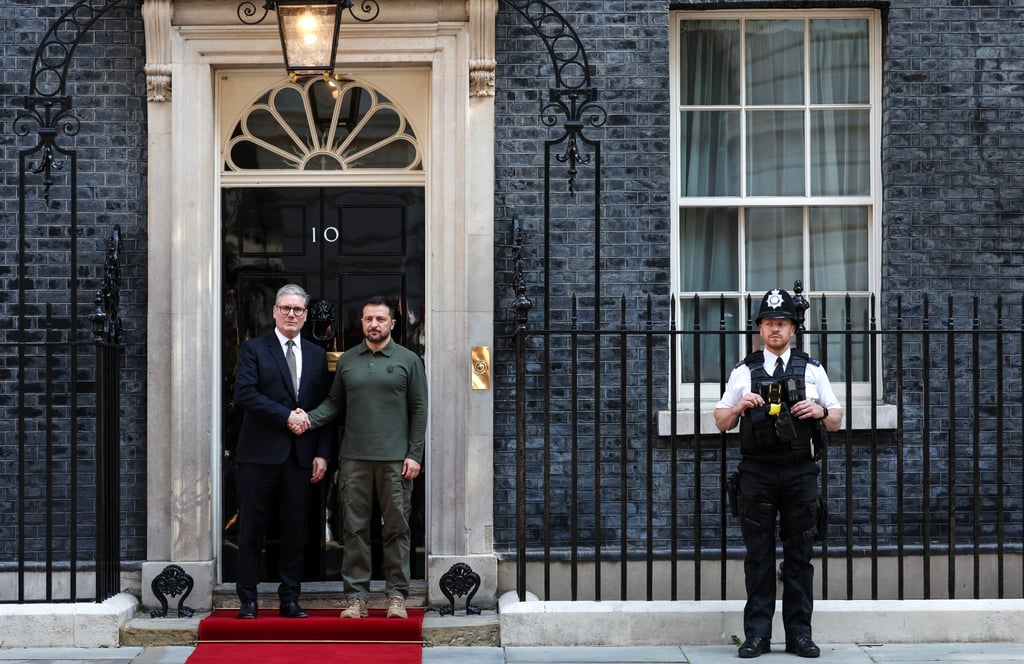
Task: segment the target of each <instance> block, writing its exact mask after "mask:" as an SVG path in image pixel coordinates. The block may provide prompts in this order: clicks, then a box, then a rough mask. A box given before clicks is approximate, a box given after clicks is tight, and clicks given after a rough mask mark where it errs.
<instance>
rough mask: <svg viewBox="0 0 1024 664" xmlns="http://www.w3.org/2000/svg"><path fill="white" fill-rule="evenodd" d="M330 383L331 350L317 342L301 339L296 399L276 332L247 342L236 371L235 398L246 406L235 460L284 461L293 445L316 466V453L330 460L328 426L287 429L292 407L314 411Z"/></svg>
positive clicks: (301, 457) (305, 461)
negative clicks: (302, 430)
mask: <svg viewBox="0 0 1024 664" xmlns="http://www.w3.org/2000/svg"><path fill="white" fill-rule="evenodd" d="M300 338H301V337H300ZM330 387H331V375H330V373H329V372H328V371H327V355H326V353H325V352H324V349H323V348H321V347H320V346H317V345H316V344H314V343H313V342H311V341H307V340H306V339H302V377H301V378H300V379H299V396H298V398H297V399H296V397H295V394H294V391H293V390H292V379H291V375H290V374H289V373H288V363H287V362H286V361H285V357H284V352H283V351H282V350H281V345H280V343H278V340H277V335H276V334H274V331H273V330H271V331H270V332H267V333H265V334H261V335H260V336H258V337H255V338H253V339H249V340H248V341H246V342H245V343H243V344H242V348H241V349H240V351H239V357H238V372H237V374H236V375H235V403H236V404H237V405H238V406H240V407H241V408H242V409H243V410H244V411H245V416H244V418H243V419H242V429H241V431H240V432H239V435H238V447H237V449H236V452H235V460H236V461H237V462H238V463H262V464H279V463H283V462H284V461H285V460H286V459H287V458H288V453H289V451H290V450H291V447H292V445H293V444H294V445H295V452H296V456H297V457H298V459H299V461H300V462H301V463H302V464H303V465H305V466H312V464H313V457H315V456H319V457H324V458H325V459H328V460H330V453H331V442H332V441H331V436H330V432H329V431H328V429H329V427H324V428H321V429H311V430H310V431H307V432H306V433H304V434H302V435H301V436H295V435H294V434H292V432H291V431H289V430H288V415H289V414H290V413H291V412H292V410H293V409H295V408H302V409H303V410H313V409H314V408H316V407H317V406H318V405H319V404H320V402H321V401H323V400H324V398H325V397H326V396H327V392H328V390H330Z"/></svg>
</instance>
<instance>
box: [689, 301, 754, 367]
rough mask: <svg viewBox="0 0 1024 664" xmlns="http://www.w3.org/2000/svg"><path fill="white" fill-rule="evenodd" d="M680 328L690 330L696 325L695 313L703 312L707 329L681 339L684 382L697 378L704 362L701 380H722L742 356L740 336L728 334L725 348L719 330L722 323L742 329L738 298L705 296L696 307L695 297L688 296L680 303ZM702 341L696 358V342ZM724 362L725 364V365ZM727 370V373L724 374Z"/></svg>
mask: <svg viewBox="0 0 1024 664" xmlns="http://www.w3.org/2000/svg"><path fill="white" fill-rule="evenodd" d="M680 306H681V309H682V311H681V312H680V315H679V319H680V327H679V329H680V330H682V331H684V332H688V331H692V330H693V329H694V326H695V320H694V317H695V315H699V316H700V327H701V329H702V330H705V331H707V332H706V333H703V334H701V335H700V337H699V340H698V339H697V338H695V337H696V335H693V334H683V335H681V336H680V343H679V353H680V354H679V368H680V374H681V378H682V380H683V382H684V383H687V382H688V383H692V382H693V381H694V380H696V379H697V374H696V371H695V367H696V366H698V364H699V366H700V380H701V382H703V383H709V382H715V383H717V382H720V381H722V380H725V379H726V378H728V377H729V372H730V371H731V370H732V367H733V364H735V362H736V360H737V358H739V356H740V351H739V337H738V336H737V335H735V334H730V335H728V336H726V337H725V339H724V341H725V344H724V345H725V350H724V351H723V350H722V341H723V339H722V337H720V336H719V335H718V334H716V332H717V331H718V330H719V329H721V327H722V325H724V326H725V329H726V330H729V331H736V330H738V329H739V320H740V315H739V310H740V309H739V300H738V299H737V298H722V297H713V298H707V299H705V298H701V300H700V304H699V306H697V307H694V300H692V299H686V300H683V301H682V302H681V304H680ZM697 343H699V344H700V352H699V354H698V358H697V359H696V360H695V359H694V348H695V344H697ZM723 364H724V366H723ZM723 374H724V375H723Z"/></svg>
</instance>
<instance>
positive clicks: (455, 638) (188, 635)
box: [120, 581, 501, 647]
mask: <svg viewBox="0 0 1024 664" xmlns="http://www.w3.org/2000/svg"><path fill="white" fill-rule="evenodd" d="M337 586H338V584H336V583H333V584H303V591H302V597H301V598H300V600H299V602H300V604H302V606H303V608H306V609H337V610H338V612H339V613H340V612H341V607H342V606H343V605H344V604H345V596H344V594H343V593H342V592H340V590H338V589H337ZM370 590H371V594H370V601H369V602H368V606H369V608H371V609H384V608H386V607H387V598H386V597H385V595H384V592H383V583H382V582H381V583H378V582H374V583H373V584H371V586H370ZM426 594H427V593H426V584H425V582H423V581H419V582H417V581H413V583H412V584H411V587H410V589H409V597H408V598H407V600H406V606H409V607H414V608H418V607H423V606H425V605H426ZM459 599H460V598H456V602H455V612H456V615H454V616H442V615H440V614H439V613H438V612H437V611H436V610H434V609H431V610H428V611H427V614H426V616H425V617H424V619H423V643H424V645H426V646H497V645H499V644H500V640H501V639H500V633H499V629H498V614H497V612H496V611H493V610H492V611H487V610H484V611H483V612H482V615H479V616H467V615H465V602H460V601H459ZM169 600H170V601H169V602H168V604H169V607H168V614H169V617H166V618H152V617H150V614H149V613H148V612H146V613H139V614H138V615H136V617H134V618H133V619H131V620H129V621H128V622H127V624H125V625H124V626H123V627H122V628H121V634H120V639H121V645H122V646H150V647H152V646H190V645H195V642H196V639H197V638H198V632H199V621H200V620H202V619H203V618H205V617H206V616H207V615H209V613H197V614H196V615H195V616H193V617H192V618H177V617H175V616H176V613H175V609H176V608H177V602H176V601H175V598H169ZM258 602H259V608H260V610H261V611H277V604H278V599H277V589H276V586H275V585H274V584H260V587H259V600H258ZM185 604H186V606H187V605H188V601H187V600H186V602H185ZM213 606H214V608H217V609H236V608H238V597H237V595H236V594H235V590H234V587H231V586H220V587H218V588H216V589H215V590H214V593H213Z"/></svg>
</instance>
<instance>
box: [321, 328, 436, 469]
mask: <svg viewBox="0 0 1024 664" xmlns="http://www.w3.org/2000/svg"><path fill="white" fill-rule="evenodd" d="M336 417H340V418H341V432H340V433H341V451H340V453H339V456H340V457H341V458H343V459H361V460H363V461H402V460H404V459H412V460H413V461H416V462H417V463H423V441H424V439H425V437H426V431H427V376H426V373H425V372H424V370H423V361H422V360H421V359H420V358H419V356H418V355H416V353H414V352H412V351H411V350H409V349H408V348H406V347H404V346H400V345H399V344H397V343H396V342H395V341H394V340H392V341H389V342H388V345H387V346H385V347H384V348H382V349H381V350H379V351H377V352H373V351H371V350H370V349H369V347H367V345H366V342H365V341H363V342H362V343H361V344H359V345H358V346H356V347H355V348H350V349H349V350H347V351H345V352H344V353H343V354H342V356H341V357H340V358H338V364H337V367H336V369H335V373H334V383H333V384H332V385H331V391H330V393H329V394H328V395H327V398H326V399H325V400H324V401H322V402H321V403H320V405H319V406H317V407H316V408H315V409H314V410H312V411H310V413H309V419H310V422H311V423H312V425H313V426H314V427H319V426H323V425H324V424H327V423H328V422H330V421H331V420H333V419H334V418H336Z"/></svg>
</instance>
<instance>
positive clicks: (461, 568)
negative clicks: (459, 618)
mask: <svg viewBox="0 0 1024 664" xmlns="http://www.w3.org/2000/svg"><path fill="white" fill-rule="evenodd" d="M438 585H439V586H440V587H441V593H442V594H443V595H444V596H445V597H446V598H448V606H442V607H441V609H440V611H439V613H440V614H441V615H442V616H453V615H455V596H456V595H458V596H459V597H462V596H463V595H467V594H468V597H466V615H467V616H478V615H480V608H479V607H476V606H473V604H471V602H472V601H473V595H475V594H476V591H477V590H479V589H480V575H479V574H477V573H476V572H474V571H473V568H472V567H470V566H469V565H467V564H466V563H455V564H454V565H452V566H451V567H450V568H449V569H448V571H447V572H445V573H444V574H442V575H441V580H440V581H439V582H438Z"/></svg>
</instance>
